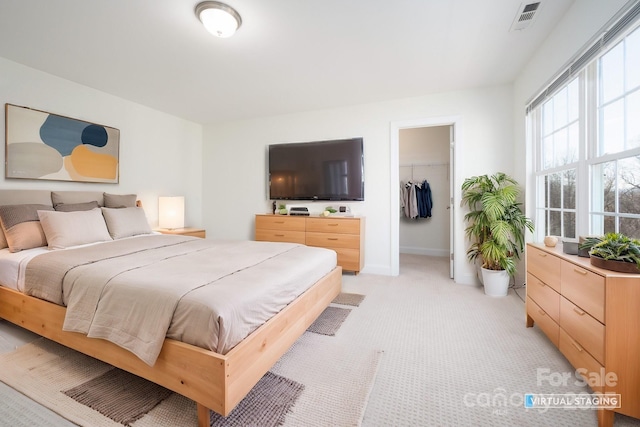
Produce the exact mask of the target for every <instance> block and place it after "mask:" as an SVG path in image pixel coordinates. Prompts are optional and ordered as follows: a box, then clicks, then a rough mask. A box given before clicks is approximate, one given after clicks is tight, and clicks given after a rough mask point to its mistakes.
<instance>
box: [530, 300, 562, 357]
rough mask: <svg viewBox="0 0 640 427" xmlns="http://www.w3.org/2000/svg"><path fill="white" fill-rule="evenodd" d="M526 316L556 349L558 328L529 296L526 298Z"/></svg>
mask: <svg viewBox="0 0 640 427" xmlns="http://www.w3.org/2000/svg"><path fill="white" fill-rule="evenodd" d="M527 314H528V315H529V316H530V317H531V318H532V319H533V321H534V322H535V323H536V325H538V327H539V328H540V329H541V330H542V332H544V333H545V335H546V336H547V337H549V339H550V340H551V342H552V343H553V345H555V346H556V347H558V339H559V333H560V327H559V326H558V324H557V323H556V322H555V321H554V320H553V319H552V318H551V316H549V314H547V313H546V312H545V311H544V310H543V309H542V308H540V306H539V305H538V304H536V303H535V302H534V301H533V300H532V299H531V297H530V296H527Z"/></svg>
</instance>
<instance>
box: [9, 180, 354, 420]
mask: <svg viewBox="0 0 640 427" xmlns="http://www.w3.org/2000/svg"><path fill="white" fill-rule="evenodd" d="M61 193H66V194H67V195H69V194H77V197H79V198H80V199H82V200H77V201H75V202H80V201H86V200H84V198H88V199H87V200H95V198H97V199H100V198H101V197H102V193H101V192H95V191H94V192H74V191H64V192H61ZM1 202H4V203H1ZM7 202H9V203H7ZM18 203H45V204H50V203H51V194H50V192H49V191H47V190H0V204H18ZM341 286H342V268H341V267H339V266H338V267H336V268H335V269H334V270H332V271H331V272H329V273H328V274H326V275H325V276H324V277H323V278H321V279H320V280H318V281H317V282H316V283H315V284H314V285H312V286H311V287H310V288H309V289H308V290H307V291H306V292H304V293H303V294H302V295H300V296H299V297H298V298H297V299H295V300H294V301H293V302H291V303H290V304H289V305H287V306H286V307H285V308H284V309H283V310H282V311H281V312H280V313H278V314H276V315H275V316H273V317H272V318H271V319H269V320H268V321H267V322H266V323H264V324H263V325H262V326H260V327H259V328H258V329H256V330H255V331H254V332H253V333H251V334H250V335H249V336H248V337H247V338H245V339H244V340H243V341H242V342H240V343H239V344H238V345H236V346H235V347H234V348H233V349H231V350H230V351H229V352H228V353H227V354H226V355H222V354H219V353H215V352H213V351H209V350H204V349H202V348H200V347H196V346H194V345H190V344H185V343H183V342H180V341H176V340H171V339H165V341H164V344H163V346H162V350H161V352H160V355H159V356H158V359H157V361H156V363H155V364H154V365H153V366H149V365H147V364H146V363H144V362H143V361H142V360H141V359H139V358H138V357H137V356H135V355H134V354H133V353H131V352H129V351H128V350H125V349H123V348H121V347H118V346H117V345H115V344H113V343H111V342H109V341H106V340H101V339H95V338H88V337H87V336H86V335H83V334H79V333H75V332H65V331H63V330H62V325H63V323H64V317H65V313H66V308H65V307H63V306H60V305H57V304H54V303H51V302H48V301H45V300H41V299H39V298H35V297H31V296H28V295H25V294H23V293H21V292H19V291H15V290H13V289H10V288H5V287H2V286H0V318H1V319H6V320H8V321H9V322H11V323H15V324H16V325H18V326H21V327H23V328H25V329H28V330H30V331H32V332H35V333H36V334H38V335H41V336H43V337H46V338H48V339H50V340H52V341H55V342H57V343H60V344H62V345H65V346H67V347H69V348H72V349H74V350H76V351H79V352H81V353H84V354H86V355H88V356H91V357H94V358H96V359H99V360H102V361H104V362H106V363H109V364H111V365H113V366H116V367H118V368H120V369H123V370H125V371H128V372H131V373H132V374H135V375H138V376H140V377H142V378H146V379H147V380H149V381H152V382H154V383H156V384H160V385H161V386H163V387H166V388H168V389H169V390H173V391H175V392H176V393H179V394H181V395H183V396H185V397H188V398H190V399H192V400H194V401H195V402H196V404H197V411H198V426H200V427H209V425H210V413H209V410H212V411H214V412H217V413H219V414H221V415H223V416H227V415H229V413H230V412H231V410H232V409H233V408H234V407H235V406H236V405H237V404H238V403H239V402H240V401H241V400H242V399H243V398H244V397H245V396H246V395H247V393H249V391H250V390H251V389H252V388H253V386H255V385H256V383H257V382H258V381H259V380H260V378H262V376H263V375H264V374H265V373H266V372H267V371H268V370H269V369H271V367H272V366H273V365H274V363H275V362H276V361H277V360H278V359H279V358H280V357H281V356H282V355H283V354H284V353H286V351H287V350H288V349H289V348H290V347H291V346H292V345H293V343H294V342H295V341H296V340H297V339H298V338H299V337H300V336H301V335H302V334H303V333H304V331H306V330H307V328H308V327H309V326H310V325H311V324H312V323H313V321H314V320H315V319H317V318H318V316H319V315H320V314H321V313H322V311H323V310H324V309H325V308H326V307H327V306H328V305H329V303H330V302H331V301H333V299H334V298H335V297H336V296H337V295H338V294H339V293H340V290H341Z"/></svg>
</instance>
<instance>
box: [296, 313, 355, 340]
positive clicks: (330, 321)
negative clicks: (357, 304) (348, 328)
mask: <svg viewBox="0 0 640 427" xmlns="http://www.w3.org/2000/svg"><path fill="white" fill-rule="evenodd" d="M350 312H351V309H350V308H339V307H327V308H325V309H324V311H323V312H322V313H320V316H318V318H317V319H316V320H315V321H314V322H313V323H312V324H311V325H310V326H309V327H308V328H307V331H309V332H313V333H316V334H322V335H329V336H334V335H335V334H336V332H338V329H340V326H342V323H343V322H344V321H345V319H346V318H347V316H348V315H349V313H350Z"/></svg>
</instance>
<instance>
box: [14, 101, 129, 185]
mask: <svg viewBox="0 0 640 427" xmlns="http://www.w3.org/2000/svg"><path fill="white" fill-rule="evenodd" d="M119 165H120V131H119V130H118V129H115V128H113V127H110V126H104V125H100V124H96V123H91V122H87V121H84V120H79V119H74V118H70V117H66V116H61V115H57V114H53V113H48V112H46V111H40V110H35V109H32V108H28V107H22V106H18V105H13V104H5V178H11V179H38V180H54V181H73V182H96V183H113V184H117V183H118V181H119V177H120V173H119V169H120V168H119Z"/></svg>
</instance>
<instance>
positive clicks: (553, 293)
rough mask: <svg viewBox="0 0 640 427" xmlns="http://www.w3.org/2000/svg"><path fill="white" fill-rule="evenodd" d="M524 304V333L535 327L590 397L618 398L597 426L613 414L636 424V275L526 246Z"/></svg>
mask: <svg viewBox="0 0 640 427" xmlns="http://www.w3.org/2000/svg"><path fill="white" fill-rule="evenodd" d="M526 301H527V302H526V311H527V323H526V324H527V327H531V326H533V324H534V322H535V323H537V325H538V327H539V328H540V329H541V330H542V331H543V332H544V333H545V334H546V335H547V336H548V337H549V339H550V340H551V342H553V344H554V345H555V346H556V347H558V348H559V349H560V352H562V354H564V356H565V357H566V358H567V360H569V362H570V363H571V365H572V366H573V367H574V368H575V369H576V370H577V371H578V372H579V373H581V374H582V376H583V377H584V378H585V381H586V382H587V383H589V384H590V385H592V387H591V388H592V389H593V391H595V392H601V393H614V394H620V395H621V408H619V409H615V410H604V409H600V410H598V425H599V426H600V427H611V426H612V425H613V419H614V411H615V412H619V413H621V414H625V415H628V416H631V417H635V418H640V274H625V273H617V272H615V271H610V270H603V269H601V268H597V267H594V266H592V265H591V263H590V262H589V259H588V258H581V257H578V256H575V255H567V254H564V253H562V246H561V245H559V246H557V247H555V248H548V247H545V246H544V245H539V244H528V245H527V300H526ZM603 374H604V375H603ZM607 374H609V375H610V374H615V376H617V379H612V377H611V376H607ZM598 380H600V381H598Z"/></svg>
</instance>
